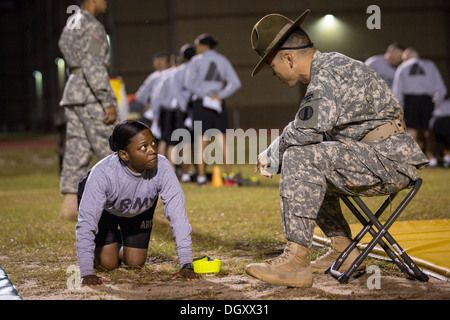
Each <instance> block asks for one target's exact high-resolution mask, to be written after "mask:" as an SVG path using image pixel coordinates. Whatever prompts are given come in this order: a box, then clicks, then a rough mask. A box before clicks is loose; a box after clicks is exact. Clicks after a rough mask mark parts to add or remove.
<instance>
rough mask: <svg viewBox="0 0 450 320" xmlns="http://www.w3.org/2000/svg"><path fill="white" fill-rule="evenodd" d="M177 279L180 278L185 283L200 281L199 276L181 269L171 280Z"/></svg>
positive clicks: (191, 271)
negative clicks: (185, 281)
mask: <svg viewBox="0 0 450 320" xmlns="http://www.w3.org/2000/svg"><path fill="white" fill-rule="evenodd" d="M177 278H181V279H184V280H187V281H198V280H200V279H201V275H199V274H197V273H195V272H194V271H193V270H191V269H187V268H183V269H181V270H180V271H178V272H177V273H175V274H174V275H173V277H172V280H175V279H177Z"/></svg>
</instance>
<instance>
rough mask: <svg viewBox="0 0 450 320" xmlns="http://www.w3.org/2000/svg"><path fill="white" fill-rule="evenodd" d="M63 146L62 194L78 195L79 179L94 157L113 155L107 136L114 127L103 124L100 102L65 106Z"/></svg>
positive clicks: (103, 114) (103, 116)
mask: <svg viewBox="0 0 450 320" xmlns="http://www.w3.org/2000/svg"><path fill="white" fill-rule="evenodd" d="M65 115H66V118H67V129H66V147H65V151H64V159H63V164H62V171H61V181H60V190H61V193H63V194H66V193H77V190H78V183H79V181H80V178H81V177H82V176H83V174H85V173H86V172H87V171H88V170H89V167H90V165H91V161H92V158H93V155H95V156H96V157H97V158H98V159H102V158H104V157H106V156H108V155H109V154H111V153H112V151H111V149H110V148H109V142H108V139H109V136H110V135H111V133H112V130H113V129H114V126H115V124H110V125H106V124H105V123H104V122H103V119H104V118H105V113H104V111H103V108H102V106H101V105H100V104H99V103H90V104H86V105H83V106H66V107H65Z"/></svg>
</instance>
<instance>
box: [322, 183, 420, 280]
mask: <svg viewBox="0 0 450 320" xmlns="http://www.w3.org/2000/svg"><path fill="white" fill-rule="evenodd" d="M421 185H422V179H420V178H419V179H417V180H415V181H413V182H412V183H411V184H410V185H409V186H408V187H407V188H408V189H411V190H410V191H409V192H408V193H407V194H406V196H405V197H404V199H403V200H402V201H401V203H400V204H399V205H398V207H397V208H396V209H395V210H394V211H393V212H392V214H391V216H390V217H389V218H388V219H387V220H386V222H385V223H384V225H383V224H382V223H381V222H380V221H379V220H378V218H379V217H380V216H381V214H382V213H383V212H384V211H385V210H386V208H387V207H388V206H390V205H392V200H394V198H395V197H396V196H397V195H398V192H397V193H394V194H391V195H388V196H387V198H386V199H385V200H384V202H383V204H382V205H381V206H380V207H379V208H378V210H377V211H376V212H375V213H372V211H371V210H370V209H369V208H368V207H367V206H366V204H365V203H364V202H363V201H362V200H361V198H360V197H357V196H346V195H342V194H341V195H340V198H341V199H342V201H343V202H344V203H345V204H346V205H347V207H348V208H349V209H350V210H351V211H352V213H353V214H354V215H355V216H356V218H357V219H358V220H359V222H360V223H361V224H362V225H363V226H364V228H363V229H362V230H361V231H360V232H359V233H358V235H357V236H356V237H355V238H354V239H353V240H352V241H351V243H350V244H349V245H348V247H347V248H346V249H345V250H344V251H343V252H342V253H341V255H340V256H339V257H338V258H337V259H336V261H335V262H334V263H333V265H332V266H331V267H329V268H328V269H327V270H326V271H325V273H328V274H331V275H332V276H333V277H334V278H336V279H337V280H338V281H339V282H340V283H347V282H348V280H349V278H350V277H351V275H352V274H353V273H354V272H355V271H356V269H357V268H358V267H359V265H360V264H361V263H362V262H363V261H364V259H365V258H366V257H367V256H368V255H369V253H370V252H371V251H372V249H373V248H374V247H375V246H376V245H377V244H379V245H380V246H381V248H383V250H384V251H385V252H386V253H387V255H388V256H389V258H391V259H392V261H394V262H395V264H396V265H397V266H398V267H399V268H400V269H401V270H402V271H404V272H405V273H406V274H408V275H409V276H411V277H413V278H415V279H417V280H419V281H423V282H425V281H428V276H427V275H426V274H424V273H423V272H422V271H421V270H420V269H419V268H418V267H417V265H416V264H415V263H414V262H413V261H412V259H411V258H410V257H409V256H408V255H407V254H406V252H405V251H404V250H403V249H402V248H401V247H400V245H399V244H398V243H397V242H396V241H395V240H394V238H393V237H392V236H391V235H390V234H389V232H388V229H389V228H390V227H391V226H392V224H393V223H394V222H395V220H396V219H397V218H398V217H399V216H400V214H401V213H402V211H403V210H404V209H405V208H406V207H407V205H408V204H409V202H410V201H411V199H412V198H413V197H414V196H415V195H416V193H417V191H419V188H420V186H421ZM350 198H351V199H352V200H353V201H354V202H355V203H356V204H357V205H358V207H359V208H360V209H361V210H362V212H363V213H364V214H365V216H366V217H367V218H368V220H367V219H366V218H365V217H364V216H363V215H362V213H361V212H360V211H359V210H358V208H357V207H356V206H355V205H354V204H353V202H352V201H351V200H350ZM373 226H375V227H376V229H377V230H378V232H377V231H376V230H375V229H374V228H373ZM367 232H369V233H370V235H371V236H372V237H373V239H372V240H371V241H370V243H369V244H368V245H367V247H366V248H365V249H364V250H363V251H362V252H361V254H360V255H359V256H358V257H357V258H356V259H355V260H354V261H353V263H352V264H351V266H350V267H349V268H348V269H347V270H346V271H344V272H339V271H338V270H339V268H340V267H341V265H342V264H343V262H344V261H345V260H346V259H347V257H348V255H349V253H350V252H351V251H352V250H353V249H354V248H355V247H356V245H357V244H358V243H359V242H360V241H361V240H362V238H363V237H364V236H365V234H366V233H367ZM383 238H385V239H386V240H387V242H388V243H389V244H390V246H391V247H392V248H393V249H394V250H395V252H394V251H393V250H392V249H391V247H390V246H389V245H388V244H387V243H386V242H385V241H384V240H383Z"/></svg>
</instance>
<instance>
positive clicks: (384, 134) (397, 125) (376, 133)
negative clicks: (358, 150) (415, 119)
mask: <svg viewBox="0 0 450 320" xmlns="http://www.w3.org/2000/svg"><path fill="white" fill-rule="evenodd" d="M405 131H406V125H405V122H404V121H403V120H399V119H396V120H392V121H389V122H388V123H385V124H383V125H382V126H379V127H378V128H375V129H373V130H372V131H370V132H369V133H368V134H366V136H365V137H364V138H362V139H361V141H364V142H371V141H379V140H384V139H387V138H389V137H390V136H394V135H396V134H400V133H403V132H405Z"/></svg>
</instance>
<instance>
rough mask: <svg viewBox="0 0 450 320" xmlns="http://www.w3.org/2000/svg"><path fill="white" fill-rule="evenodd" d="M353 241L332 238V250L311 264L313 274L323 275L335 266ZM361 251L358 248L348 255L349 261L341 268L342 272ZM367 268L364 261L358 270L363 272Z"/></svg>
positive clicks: (346, 260) (345, 238) (343, 238)
mask: <svg viewBox="0 0 450 320" xmlns="http://www.w3.org/2000/svg"><path fill="white" fill-rule="evenodd" d="M350 242H351V240H350V239H349V238H347V237H332V238H331V244H332V246H331V249H330V250H328V252H327V253H325V254H324V255H323V256H321V257H319V258H317V259H316V260H315V261H313V262H311V267H312V272H314V273H323V272H325V270H327V269H328V268H329V267H331V266H332V265H333V263H334V262H335V261H336V259H337V258H338V257H339V255H340V254H341V253H342V252H343V251H344V250H345V248H347V246H348V245H349V244H350ZM359 254H360V251H359V249H358V248H355V249H353V250H352V251H351V252H350V254H349V255H348V257H347V259H345V261H344V263H343V264H342V266H341V267H340V268H339V271H340V272H343V271H345V270H347V269H348V268H349V267H350V266H351V264H352V262H353V261H354V260H355V259H356V258H357V257H358V256H359ZM365 268H366V264H365V262H364V261H363V262H362V263H361V264H360V265H359V267H358V269H357V270H362V269H365Z"/></svg>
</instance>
